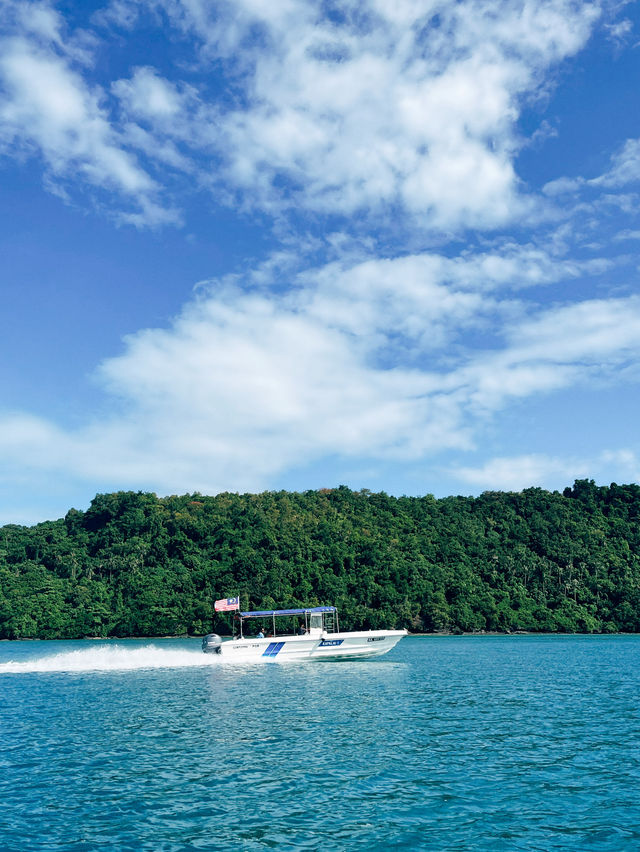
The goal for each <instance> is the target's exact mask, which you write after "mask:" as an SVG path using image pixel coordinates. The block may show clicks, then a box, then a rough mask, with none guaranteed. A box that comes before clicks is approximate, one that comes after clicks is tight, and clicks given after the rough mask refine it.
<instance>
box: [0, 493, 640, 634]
mask: <svg viewBox="0 0 640 852" xmlns="http://www.w3.org/2000/svg"><path fill="white" fill-rule="evenodd" d="M639 521H640V486H638V485H617V484H615V483H613V484H611V485H609V486H597V485H596V484H595V483H594V482H593V481H592V480H577V481H576V482H575V483H574V485H573V487H571V488H566V489H565V490H564V492H562V493H560V492H557V491H554V492H549V491H545V490H543V489H541V488H528V489H525V490H524V491H521V492H518V493H515V492H497V491H496V492H493V491H492V492H485V493H483V494H481V495H480V496H479V497H462V496H457V497H445V498H442V499H436V498H435V497H433V496H431V495H427V496H424V497H391V496H389V495H388V494H385V493H384V492H383V493H372V492H370V491H368V490H362V491H351V490H350V489H349V488H346V487H344V486H340V487H339V488H334V489H321V490H319V491H305V492H301V493H299V492H295V493H292V492H286V491H278V492H265V493H262V494H232V493H224V494H218V495H217V496H215V497H207V496H203V495H201V494H190V495H184V496H177V497H176V496H172V497H162V498H159V497H157V496H156V495H155V494H149V493H143V492H137V493H136V492H118V493H114V494H98V495H97V496H96V497H95V498H94V499H93V501H92V502H91V505H90V507H89V509H88V510H87V511H86V512H82V511H78V510H76V509H71V510H70V511H69V512H68V513H67V515H66V516H65V517H64V518H61V519H59V520H56V521H50V522H45V523H40V524H37V525H36V526H33V527H22V526H17V525H7V526H4V527H1V528H0V639H29V638H46V639H58V638H82V637H88V636H92V637H96V636H98V637H109V636H112V637H115V636H141V637H142V636H158V635H177V634H183V635H184V634H202V633H206V632H209V631H211V630H212V629H213V630H215V631H216V632H219V633H228V632H229V630H230V628H231V622H230V618H229V616H228V615H224V614H218V615H216V614H215V613H214V611H213V602H214V600H215V599H216V598H219V597H221V596H224V595H231V594H238V593H239V594H240V595H241V600H242V606H243V607H244V606H245V605H246V606H247V607H248V608H259V609H270V608H276V607H278V606H283V605H286V606H313V605H319V604H325V603H330V604H335V605H336V606H337V607H338V608H339V610H340V621H341V624H342V625H344V627H345V628H348V629H365V628H372V629H375V628H378V627H385V628H392V627H407V628H408V629H409V630H410V631H412V632H416V633H429V632H451V633H462V632H464V633H468V632H480V631H487V632H504V633H507V632H519V631H525V632H546V633H548V632H562V633H616V632H627V633H636V632H640V522H639Z"/></svg>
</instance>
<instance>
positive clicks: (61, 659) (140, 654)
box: [0, 644, 221, 674]
mask: <svg viewBox="0 0 640 852" xmlns="http://www.w3.org/2000/svg"><path fill="white" fill-rule="evenodd" d="M220 662H221V660H220V658H219V657H217V656H216V655H212V654H203V653H202V652H201V651H199V650H197V651H196V650H193V651H186V650H180V649H173V648H160V647H158V646H157V645H153V644H152V645H144V646H142V647H139V648H126V647H124V646H122V645H117V644H115V645H112V644H109V645H106V644H105V645H95V646H92V647H91V648H82V649H81V650H78V651H65V652H61V653H58V654H49V655H46V656H42V657H32V658H30V659H28V660H8V661H7V662H4V663H0V674H26V673H29V672H92V671H102V672H108V671H134V670H136V669H176V668H188V667H193V666H213V665H218V664H219V663H220Z"/></svg>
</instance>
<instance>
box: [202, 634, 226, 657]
mask: <svg viewBox="0 0 640 852" xmlns="http://www.w3.org/2000/svg"><path fill="white" fill-rule="evenodd" d="M221 645H222V639H221V638H220V637H219V636H218V634H217V633H207V635H206V636H204V637H203V639H202V650H203V651H204V652H205V654H219V653H220V646H221Z"/></svg>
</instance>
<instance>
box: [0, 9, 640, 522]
mask: <svg viewBox="0 0 640 852" xmlns="http://www.w3.org/2000/svg"><path fill="white" fill-rule="evenodd" d="M639 92H640V12H639V9H638V3H635V2H625V0H621V2H613V0H612V2H607V0H600V2H598V1H597V0H596V2H592V3H589V2H573V0H492V2H489V0H455V2H454V0H335V2H332V0H327V2H317V0H316V2H312V1H311V0H308V2H307V0H228V2H227V0H219V2H217V1H216V0H112V2H106V3H104V4H103V3H98V2H82V3H80V2H79V0H60V2H57V3H55V2H50V3H47V2H34V3H31V2H26V0H3V3H2V5H1V6H0V180H1V186H2V193H1V195H0V215H1V217H2V225H1V228H0V257H1V258H2V262H1V264H0V275H1V278H0V281H1V287H2V293H1V296H2V300H1V302H0V304H1V310H2V319H3V321H2V334H1V335H0V353H1V355H0V389H1V393H0V524H1V523H10V522H13V523H27V524H30V523H34V522H37V521H39V520H43V519H46V518H55V517H59V516H61V515H63V514H64V513H65V512H66V511H67V510H68V509H69V508H70V507H71V506H75V507H77V508H86V506H87V505H88V504H89V502H90V500H91V498H92V497H93V496H94V495H95V494H96V493H97V492H104V491H114V490H120V489H127V490H128V489H133V490H151V491H156V492H157V493H158V494H172V493H185V492H192V491H200V492H202V493H206V494H214V493H217V492H219V491H240V492H244V491H263V490H266V489H268V490H272V489H281V488H286V489H295V490H305V489H308V488H320V487H332V486H336V485H339V484H341V483H343V484H346V485H348V486H350V487H352V488H355V489H360V488H369V489H371V490H374V491H376V490H385V491H387V492H389V493H392V494H416V495H419V494H427V493H433V494H435V495H436V496H444V495H446V494H477V493H479V492H481V491H483V490H487V489H509V490H514V489H515V490H520V489H521V488H524V487H528V486H532V485H540V486H543V487H546V488H551V489H554V488H562V487H564V486H566V485H569V484H571V483H572V482H573V480H574V479H575V478H578V477H580V478H581V477H589V478H594V479H596V481H598V482H602V483H609V482H611V481H617V482H632V481H638V480H639V479H640V438H639V428H638V422H639V421H640V405H639V399H638V382H639V380H640V288H639V287H638V275H639V258H640V255H639V248H640V216H639V215H638V214H639V211H640V205H639V203H640V109H639V108H638V98H639V95H638V93H639Z"/></svg>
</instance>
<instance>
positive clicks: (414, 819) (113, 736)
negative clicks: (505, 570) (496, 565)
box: [0, 636, 640, 852]
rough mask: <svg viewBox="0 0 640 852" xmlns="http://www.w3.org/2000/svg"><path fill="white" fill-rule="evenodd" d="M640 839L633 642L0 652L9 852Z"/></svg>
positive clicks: (412, 641) (616, 843)
mask: <svg viewBox="0 0 640 852" xmlns="http://www.w3.org/2000/svg"><path fill="white" fill-rule="evenodd" d="M268 849H279V850H325V851H326V852H328V850H388V849H403V850H404V849H407V850H492V852H493V851H494V850H544V852H548V850H556V849H558V850H559V849H566V850H573V849H587V850H634V849H640V637H631V636H617V637H579V636H570V637H558V636H542V637H532V636H504V637H497V636H478V637H411V638H408V639H405V640H403V641H402V642H401V643H400V644H399V645H398V646H397V647H396V648H395V649H394V650H393V651H392V652H391V653H390V654H389V655H387V656H386V657H382V658H380V659H378V660H371V661H360V662H342V663H340V662H324V663H322V662H320V663H315V664H314V663H289V664H286V663H285V664H281V663H267V664H263V665H251V666H249V665H248V666H237V665H235V666H234V665H229V664H222V663H221V662H220V661H219V659H217V658H213V659H212V658H211V657H209V656H205V655H204V654H202V653H201V652H200V649H199V641H198V640H197V639H194V640H162V639H160V640H127V641H123V640H118V641H110V642H104V641H78V642H2V643H0V850H2V852H13V850H15V852H26V850H37V852H49V850H56V851H57V850H65V852H66V850H69V852H71V850H73V852H80V850H132V852H133V850H136V852H139V850H153V852H174V850H175V852H181V851H182V850H234V852H240V850H252V852H253V850H256V852H257V850H268Z"/></svg>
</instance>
